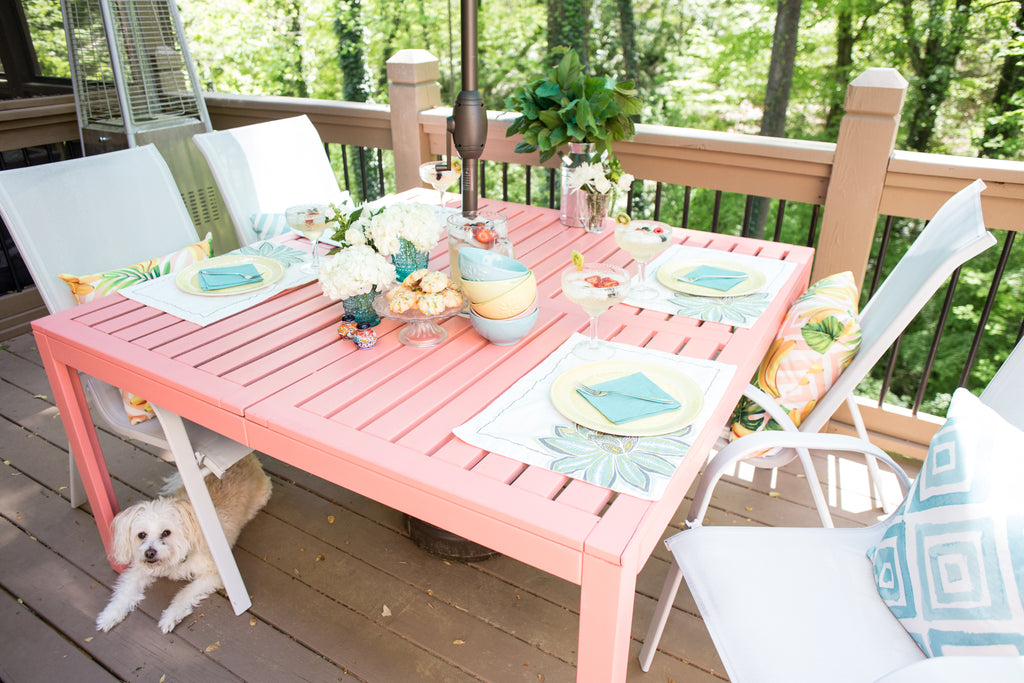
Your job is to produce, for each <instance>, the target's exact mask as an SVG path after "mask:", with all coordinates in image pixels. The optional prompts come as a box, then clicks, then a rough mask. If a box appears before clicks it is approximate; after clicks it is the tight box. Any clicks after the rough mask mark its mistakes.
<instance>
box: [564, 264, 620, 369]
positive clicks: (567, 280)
mask: <svg viewBox="0 0 1024 683" xmlns="http://www.w3.org/2000/svg"><path fill="white" fill-rule="evenodd" d="M562 293H563V294H565V296H566V298H567V299H569V301H571V302H573V303H574V304H579V305H580V306H582V307H583V310H584V311H586V313H587V315H589V316H590V330H589V332H590V339H589V340H587V341H582V342H580V343H579V344H577V345H576V347H575V348H574V349H573V353H575V354H576V355H577V356H579V357H580V358H586V359H588V360H600V359H602V358H608V357H609V356H611V355H612V349H611V348H609V347H607V346H602V345H600V344H598V343H597V319H598V317H599V316H600V315H601V314H602V313H604V312H605V311H607V310H608V309H609V308H611V307H612V306H613V305H615V304H617V303H619V302H620V301H622V300H623V299H625V298H626V295H627V294H629V273H627V272H626V269H625V268H621V267H619V266H613V265H610V264H606V263H595V264H593V265H590V264H585V265H584V266H583V268H582V269H577V267H576V266H569V267H568V268H566V269H565V270H563V271H562Z"/></svg>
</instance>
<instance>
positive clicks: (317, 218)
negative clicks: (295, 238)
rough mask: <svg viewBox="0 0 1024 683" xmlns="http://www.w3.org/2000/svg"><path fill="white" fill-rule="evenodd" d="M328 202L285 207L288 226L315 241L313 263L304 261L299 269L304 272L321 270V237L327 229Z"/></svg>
mask: <svg viewBox="0 0 1024 683" xmlns="http://www.w3.org/2000/svg"><path fill="white" fill-rule="evenodd" d="M327 208H328V207H327V205H326V204H301V205H299V206H291V207H288V208H287V209H285V212H284V217H285V220H286V221H287V222H288V227H290V228H291V229H292V230H295V231H296V232H299V233H302V235H303V237H305V238H306V239H308V240H309V241H310V242H312V243H313V261H312V263H303V264H302V265H301V266H299V270H301V271H302V272H303V273H307V274H310V275H316V274H318V273H319V272H320V249H319V245H320V238H321V237H322V236H323V234H324V230H326V229H327Z"/></svg>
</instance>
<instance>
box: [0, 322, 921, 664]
mask: <svg viewBox="0 0 1024 683" xmlns="http://www.w3.org/2000/svg"><path fill="white" fill-rule="evenodd" d="M4 346H5V348H4V349H3V350H2V351H0V417H2V418H3V419H2V420H0V462H2V463H3V464H2V466H0V589H2V590H0V662H2V664H0V678H2V680H4V681H5V683H18V682H19V681H31V680H40V679H39V678H38V675H39V672H40V671H43V669H33V668H32V667H31V666H29V667H28V668H26V667H25V665H24V664H22V663H21V660H20V659H18V658H14V657H12V655H13V654H14V653H15V652H17V654H19V655H22V654H26V653H27V654H29V655H30V656H29V657H28V659H27V661H28V662H30V663H31V662H32V661H37V662H38V660H39V659H41V658H44V657H45V658H49V659H47V665H46V666H47V667H52V670H51V669H50V668H46V669H45V672H46V673H47V676H46V678H47V679H50V680H61V679H65V678H68V677H67V676H60V672H61V671H62V670H63V669H61V667H63V666H68V667H74V672H75V675H74V676H72V677H71V678H73V679H74V680H86V681H91V680H97V681H106V680H159V679H160V677H161V676H162V675H166V680H176V681H179V680H203V681H231V680H243V681H278V680H296V681H327V680H338V681H368V682H372V683H377V682H381V683H390V682H391V681H397V680H417V681H462V680H465V681H498V682H504V681H547V682H549V683H550V682H552V681H571V680H574V678H575V659H576V635H577V626H578V618H579V616H578V615H579V598H580V591H579V587H578V586H576V585H574V584H572V583H570V582H568V581H565V580H562V579H559V578H556V577H554V576H552V575H550V574H547V573H544V572H542V571H539V570H537V569H535V568H533V567H530V566H528V565H526V564H523V563H521V562H517V561H515V560H512V559H510V558H508V557H504V556H498V557H494V558H492V559H490V560H486V561H484V562H479V563H462V562H452V561H446V560H442V559H440V558H437V557H433V556H431V555H429V554H427V553H425V552H423V551H422V550H420V549H419V548H418V547H416V546H415V545H414V544H413V543H412V542H411V541H410V540H409V538H408V536H407V533H406V531H405V526H404V517H403V515H401V514H400V513H398V512H396V511H395V510H393V509H390V508H387V507H385V506H383V505H381V504H379V503H377V502H375V501H373V500H370V499H367V498H364V497H361V496H358V495H356V494H354V493H352V492H351V491H348V490H346V489H344V488H342V487H339V486H335V485H333V484H330V483H328V482H326V481H324V480H322V479H319V478H317V477H315V476H313V475H310V474H308V473H306V472H303V471H301V470H297V469H295V468H292V467H289V466H288V465H287V464H285V463H282V462H278V461H275V460H273V459H270V458H266V457H263V458H262V460H263V462H264V466H265V468H266V470H267V471H268V472H269V473H270V474H271V476H272V478H273V484H274V495H273V496H272V497H271V500H270V503H269V504H268V505H267V507H266V508H265V509H264V511H263V512H261V513H260V514H259V515H258V517H257V518H256V519H255V520H254V521H253V522H252V523H251V524H250V525H249V526H248V527H246V529H245V530H244V531H243V533H242V536H241V538H240V539H239V543H238V545H237V547H236V551H235V552H236V557H237V558H238V562H239V566H240V568H241V571H242V576H243V577H244V578H245V580H246V584H247V587H248V588H249V592H250V593H251V594H252V595H253V607H252V609H251V610H250V611H249V612H247V613H245V614H243V615H242V616H235V615H234V613H233V612H232V610H231V607H230V604H229V602H228V601H227V599H226V597H225V596H224V595H223V594H217V595H214V596H211V597H210V598H208V599H207V600H206V601H204V602H203V603H202V604H201V605H200V607H199V609H198V610H197V611H196V614H194V615H193V616H192V617H190V618H189V619H187V620H186V621H185V622H183V623H182V624H181V625H179V626H178V628H177V629H176V630H175V631H174V632H173V633H172V634H171V635H169V636H164V635H163V634H161V633H160V632H159V630H158V629H157V627H156V621H157V619H158V618H159V615H160V611H161V610H162V609H163V608H164V607H165V606H166V604H167V602H168V601H169V600H170V598H171V596H173V594H174V592H175V591H176V590H177V588H178V586H177V585H176V584H174V583H172V582H166V581H162V582H159V583H158V584H157V585H156V586H154V587H153V588H152V589H151V590H150V592H149V593H148V595H147V599H146V600H145V601H144V602H143V604H142V605H141V606H140V608H139V610H138V612H137V613H136V614H133V615H132V616H130V617H129V618H128V619H127V620H126V621H125V622H124V623H122V624H121V625H119V626H118V627H117V628H115V629H114V630H112V631H111V632H110V633H109V634H101V633H98V632H96V631H95V630H94V626H93V622H94V619H95V615H96V613H97V612H98V611H99V610H100V609H101V608H102V607H103V605H104V604H105V602H106V600H107V599H108V597H109V595H110V589H111V585H112V584H113V581H114V580H115V578H116V574H114V572H113V571H112V570H111V569H110V567H109V565H108V564H107V561H106V558H104V557H103V548H102V545H101V543H100V540H99V534H98V532H97V530H96V528H95V522H94V520H93V518H92V516H91V515H90V514H89V512H88V509H87V508H86V509H79V510H72V509H71V507H70V506H69V505H68V504H67V500H66V498H67V496H68V491H67V481H66V480H67V450H66V449H67V439H66V437H65V435H64V431H63V427H62V425H61V422H60V420H59V416H58V413H57V409H56V407H55V406H54V405H53V400H52V396H51V395H50V394H51V391H50V389H49V385H48V383H47V381H46V377H45V374H44V372H43V369H42V366H41V363H40V361H39V357H38V353H37V351H36V350H35V343H34V339H33V338H32V337H31V336H30V335H23V336H21V337H17V338H15V339H12V340H10V341H8V342H5V343H4ZM99 438H100V441H101V444H102V445H103V448H104V452H105V454H106V456H107V460H108V465H109V468H110V471H111V472H112V474H113V476H114V480H115V481H114V489H115V491H116V492H117V495H118V497H119V500H120V501H122V503H123V504H125V503H130V502H131V501H133V500H141V499H145V498H149V497H152V496H153V495H155V494H156V491H157V490H158V489H159V487H160V486H161V485H162V483H163V478H164V477H165V476H168V475H169V474H170V473H172V472H173V465H170V464H168V463H167V462H165V461H163V460H161V457H160V456H161V455H166V454H161V453H160V452H159V451H158V450H156V449H153V448H151V447H148V446H140V445H138V444H135V443H129V442H126V441H123V440H121V439H119V438H117V437H116V436H113V435H111V434H109V433H107V432H105V431H103V430H100V432H99ZM816 465H817V466H818V473H819V476H820V477H825V478H827V477H829V476H834V473H835V472H839V475H840V481H841V483H842V484H843V485H844V487H843V488H841V489H838V490H837V491H835V492H834V495H836V496H837V497H836V501H837V502H839V503H841V504H842V509H838V508H837V509H836V510H835V513H836V516H837V524H840V525H858V524H869V523H871V522H872V521H873V520H874V519H876V518H877V516H878V515H879V514H880V511H879V510H877V509H873V508H871V507H870V506H869V505H868V502H867V500H866V498H865V496H864V493H863V490H862V489H863V481H862V479H863V477H862V476H861V472H860V470H859V469H858V468H859V467H861V468H862V466H860V465H859V464H858V463H856V462H853V461H843V460H842V459H838V460H836V461H833V462H832V463H829V462H828V461H827V460H826V459H825V458H817V459H816ZM837 465H838V467H837ZM911 474H913V472H911ZM770 484H771V482H770V481H769V477H768V475H767V473H760V472H759V473H756V474H754V475H751V474H750V473H749V472H743V471H741V472H739V473H738V476H733V477H726V478H725V479H723V481H722V483H721V484H720V485H719V487H718V489H717V490H716V495H715V499H714V502H713V503H714V504H713V507H712V508H711V510H710V511H709V513H708V518H707V523H710V524H748V525H750V524H752V525H761V524H766V525H784V524H809V525H815V524H816V520H817V516H816V513H815V512H814V509H813V506H812V505H811V503H810V499H809V496H808V494H807V490H806V482H804V481H803V476H802V474H800V473H799V472H798V471H797V470H795V469H792V468H791V467H789V468H784V470H783V471H782V472H781V473H780V474H779V476H778V477H777V478H776V479H775V481H774V485H775V488H774V489H771V488H770ZM847 487H849V488H847ZM770 490H774V491H775V492H777V493H778V494H779V495H778V496H769V495H768V493H769V491H770ZM688 504H689V501H688V500H687V501H686V502H685V503H684V505H683V507H682V508H681V509H680V511H679V512H678V513H677V515H676V516H675V517H674V518H673V522H672V526H670V527H669V528H667V529H666V530H665V534H664V535H665V536H666V537H667V536H669V535H671V534H673V533H676V532H677V531H678V527H679V525H680V524H681V522H682V520H683V518H684V516H685V512H686V508H687V506H688ZM668 559H669V556H668V553H667V551H666V550H665V549H664V548H662V547H660V546H659V548H657V549H656V550H655V552H654V554H653V556H652V557H651V559H650V560H649V561H648V562H647V564H646V566H645V567H644V568H643V570H642V571H641V572H640V575H639V577H638V579H637V595H636V604H635V609H634V615H633V640H632V642H631V644H630V663H629V672H628V680H629V681H631V682H636V683H641V682H644V683H651V682H655V681H656V682H658V683H662V682H663V681H670V680H671V681H676V682H677V683H683V682H684V681H685V682H693V683H712V682H713V681H721V680H724V679H725V674H724V673H723V670H722V666H721V662H720V660H719V658H718V655H717V653H716V652H715V649H714V646H713V644H712V642H711V639H710V637H709V636H708V634H707V631H706V629H705V628H704V625H703V622H702V621H701V619H700V616H699V614H698V613H697V611H696V608H695V607H694V605H693V601H692V599H691V597H690V596H689V594H688V592H687V591H686V589H685V586H684V587H683V589H682V590H681V591H680V592H679V596H678V597H677V599H676V602H675V606H674V609H673V614H672V616H671V617H670V619H669V622H668V625H667V627H666V633H665V637H664V639H663V641H662V647H661V650H660V651H659V654H658V656H657V657H655V659H654V663H653V666H652V669H651V672H650V673H648V674H643V673H642V672H641V671H640V669H639V666H638V665H637V664H636V655H637V653H638V652H639V649H640V639H641V638H642V637H643V634H644V632H645V630H646V627H647V622H648V619H649V618H650V615H651V613H652V611H653V610H654V605H655V601H656V599H657V595H658V591H659V590H660V588H661V582H662V580H663V578H664V576H665V572H666V570H667V568H668ZM18 600H21V601H22V602H21V603H19V602H18ZM384 605H387V606H388V609H389V610H390V616H384V609H383V607H384ZM9 633H14V634H15V636H16V637H13V638H12V637H4V636H5V634H9ZM19 638H20V639H19ZM50 674H52V675H50Z"/></svg>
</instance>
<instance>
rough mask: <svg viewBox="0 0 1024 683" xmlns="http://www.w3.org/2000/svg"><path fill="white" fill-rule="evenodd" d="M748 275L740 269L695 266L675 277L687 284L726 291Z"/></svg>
mask: <svg viewBox="0 0 1024 683" xmlns="http://www.w3.org/2000/svg"><path fill="white" fill-rule="evenodd" d="M747 277H748V275H747V274H746V273H744V272H743V271H740V270H729V269H728V268H718V267H716V266H697V267H696V268H694V269H693V270H691V271H690V272H689V273H686V274H685V275H677V276H676V279H677V280H679V281H680V282H685V283H686V284H688V285H698V286H700V287H707V288H708V289H717V290H718V291H720V292H728V291H729V290H730V289H732V288H733V287H735V286H736V285H738V284H740V283H741V282H743V281H745V280H746V279H747Z"/></svg>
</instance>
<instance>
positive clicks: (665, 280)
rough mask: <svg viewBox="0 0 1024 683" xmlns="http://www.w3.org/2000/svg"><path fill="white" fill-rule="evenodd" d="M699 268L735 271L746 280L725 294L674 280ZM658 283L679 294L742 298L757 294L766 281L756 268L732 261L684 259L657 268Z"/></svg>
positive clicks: (717, 290) (710, 288)
mask: <svg viewBox="0 0 1024 683" xmlns="http://www.w3.org/2000/svg"><path fill="white" fill-rule="evenodd" d="M700 266H714V267H716V268H725V269H728V270H735V271H738V272H741V273H745V274H746V276H747V279H746V280H743V281H742V282H740V283H739V284H738V285H736V286H735V287H733V288H732V289H730V290H729V291H727V292H723V291H721V290H719V289H714V288H712V287H701V286H700V285H695V284H690V283H688V282H681V281H679V280H677V279H676V278H679V277H682V276H684V275H686V274H687V273H689V272H690V271H691V270H693V269H695V268H698V267H700ZM658 282H660V283H661V284H663V285H665V286H666V287H668V288H669V289H671V290H673V291H676V292H681V293H683V294H693V295H695V296H707V297H716V298H722V297H727V296H743V295H744V294H753V293H754V292H758V291H760V290H761V289H762V288H764V286H765V284H766V283H767V279H766V278H765V276H764V273H762V272H761V271H759V270H757V269H756V268H752V267H750V266H746V265H743V264H742V263H734V262H732V261H708V260H705V259H684V260H680V261H669V262H668V263H666V264H665V265H663V266H662V267H661V268H658Z"/></svg>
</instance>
